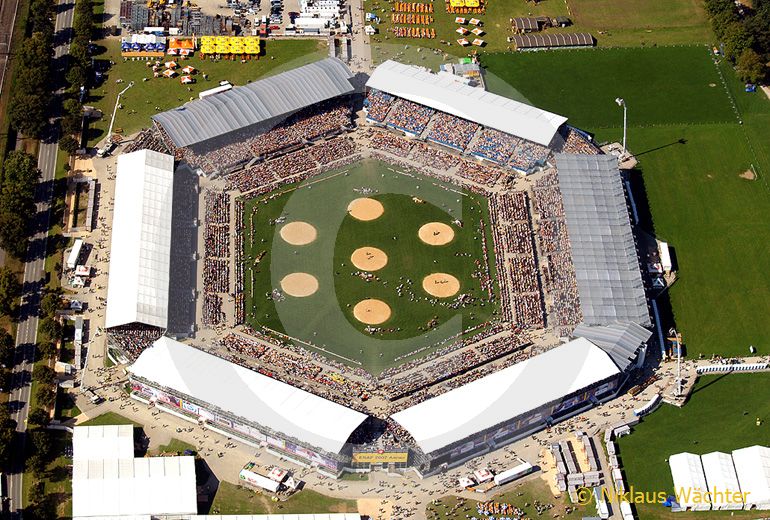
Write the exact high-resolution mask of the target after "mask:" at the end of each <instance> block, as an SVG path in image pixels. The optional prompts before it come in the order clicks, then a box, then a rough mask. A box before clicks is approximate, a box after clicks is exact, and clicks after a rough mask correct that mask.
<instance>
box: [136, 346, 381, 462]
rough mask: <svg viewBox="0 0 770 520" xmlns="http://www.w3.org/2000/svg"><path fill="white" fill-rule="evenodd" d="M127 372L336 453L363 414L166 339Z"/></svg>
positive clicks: (358, 423)
mask: <svg viewBox="0 0 770 520" xmlns="http://www.w3.org/2000/svg"><path fill="white" fill-rule="evenodd" d="M128 370H129V372H130V373H131V374H133V375H135V376H139V377H141V378H143V379H145V380H147V381H149V382H151V383H153V384H157V385H160V386H161V387H165V388H170V389H173V390H174V391H176V392H180V393H182V394H184V395H187V396H190V397H192V398H193V399H196V400H198V401H201V402H203V403H209V404H211V405H213V406H215V407H217V408H220V409H222V410H227V411H229V412H230V413H232V414H233V415H235V416H238V417H242V418H243V419H245V420H247V421H251V422H254V423H257V424H259V425H262V426H266V427H267V428H270V429H272V430H274V431H277V432H281V433H283V434H284V435H289V436H291V437H295V438H297V439H301V440H303V441H304V442H306V443H308V444H310V445H312V446H317V447H319V448H321V449H322V450H325V451H327V452H331V453H338V452H339V451H340V450H341V449H342V447H343V446H344V445H345V442H346V441H347V439H348V437H350V434H351V433H353V430H355V429H356V428H357V427H358V425H360V424H361V423H362V422H364V420H365V419H366V415H364V414H362V413H360V412H357V411H355V410H352V409H350V408H347V407H345V406H342V405H340V404H337V403H335V402H332V401H329V400H327V399H324V398H323V397H319V396H317V395H315V394H311V393H310V392H306V391H305V390H300V389H299V388H296V387H293V386H291V385H288V384H286V383H282V382H281V381H278V380H276V379H273V378H271V377H268V376H265V375H262V374H260V373H259V372H256V371H254V370H251V369H249V368H246V367H242V366H240V365H236V364H235V363H231V362H229V361H227V360H224V359H222V358H219V357H217V356H212V355H211V354H208V353H207V352H203V351H202V350H199V349H197V348H194V347H189V346H187V345H185V344H183V343H180V342H178V341H174V340H172V339H170V338H167V337H165V336H164V337H161V338H159V339H158V340H157V341H156V342H155V343H153V345H152V347H150V348H148V349H146V350H145V351H144V352H142V353H141V355H140V356H139V358H138V359H137V360H136V362H135V363H134V364H133V365H131V366H130V367H129V369H128Z"/></svg>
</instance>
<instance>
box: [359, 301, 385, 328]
mask: <svg viewBox="0 0 770 520" xmlns="http://www.w3.org/2000/svg"><path fill="white" fill-rule="evenodd" d="M390 314H391V312H390V305H388V304H387V303H385V302H384V301H382V300H377V299H375V298H368V299H366V300H361V301H360V302H358V303H357V304H356V305H355V307H353V316H354V317H355V318H356V319H357V320H358V321H360V322H361V323H365V324H367V325H379V324H381V323H385V322H386V321H388V319H389V318H390Z"/></svg>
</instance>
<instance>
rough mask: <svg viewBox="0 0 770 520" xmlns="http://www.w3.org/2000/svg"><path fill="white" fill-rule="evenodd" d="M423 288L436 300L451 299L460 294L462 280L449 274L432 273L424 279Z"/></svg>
mask: <svg viewBox="0 0 770 520" xmlns="http://www.w3.org/2000/svg"><path fill="white" fill-rule="evenodd" d="M422 288H423V290H424V291H425V292H426V293H428V294H430V295H431V296H435V297H436V298H449V297H450V296H454V295H455V294H457V293H458V292H460V280H458V279H457V278H455V277H454V276H452V275H451V274H447V273H431V274H429V275H428V276H426V277H425V278H423V279H422Z"/></svg>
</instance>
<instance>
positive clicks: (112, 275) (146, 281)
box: [105, 150, 174, 329]
mask: <svg viewBox="0 0 770 520" xmlns="http://www.w3.org/2000/svg"><path fill="white" fill-rule="evenodd" d="M173 186H174V157H173V156H171V155H166V154H162V153H158V152H154V151H152V150H140V151H138V152H133V153H129V154H123V155H120V156H118V171H117V180H116V181H115V211H114V213H113V218H112V245H111V249H110V267H109V281H108V286H107V314H106V317H105V326H106V327H107V328H109V327H117V326H120V325H127V324H129V323H133V322H137V323H142V324H145V325H152V326H155V327H160V328H163V329H165V328H166V327H167V326H168V290H169V268H170V264H171V214H172V213H171V211H172V210H171V207H172V202H173Z"/></svg>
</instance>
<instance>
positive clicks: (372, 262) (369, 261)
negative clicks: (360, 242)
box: [350, 246, 388, 271]
mask: <svg viewBox="0 0 770 520" xmlns="http://www.w3.org/2000/svg"><path fill="white" fill-rule="evenodd" d="M350 261H351V263H352V264H353V265H354V266H356V267H357V268H358V269H361V270H363V271H379V270H380V269H382V268H383V267H385V266H386V265H387V264H388V255H387V254H386V253H385V251H383V250H382V249H378V248H376V247H371V246H365V247H359V248H358V249H356V250H355V251H353V254H352V255H350Z"/></svg>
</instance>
